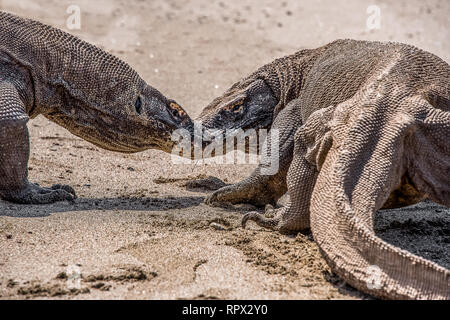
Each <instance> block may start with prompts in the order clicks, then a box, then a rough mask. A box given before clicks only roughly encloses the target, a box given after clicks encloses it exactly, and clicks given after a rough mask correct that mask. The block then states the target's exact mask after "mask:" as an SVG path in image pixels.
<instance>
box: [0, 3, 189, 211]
mask: <svg viewBox="0 0 450 320" xmlns="http://www.w3.org/2000/svg"><path fill="white" fill-rule="evenodd" d="M39 114H42V115H44V116H45V117H46V118H48V119H49V120H51V121H54V122H56V123H57V124H59V125H61V126H63V127H64V128H66V129H68V130H69V131H70V132H72V133H73V134H75V135H77V136H79V137H81V138H83V139H86V140H87V141H89V142H91V143H93V144H95V145H97V146H99V147H102V148H105V149H108V150H112V151H117V152H125V153H130V152H138V151H142V150H145V149H148V148H156V149H160V150H163V151H166V152H170V151H171V149H172V145H173V144H174V142H172V141H171V133H172V132H173V131H174V130H175V129H178V128H182V127H186V128H189V126H191V125H192V124H191V120H190V118H189V117H188V116H187V114H186V113H185V111H184V110H183V109H182V108H181V107H180V106H179V105H178V104H177V103H176V102H175V101H173V100H169V99H167V98H166V97H165V96H164V95H162V94H161V93H160V92H159V91H158V90H156V89H154V88H153V87H151V86H149V85H147V84H146V83H145V81H144V80H142V79H141V78H140V77H139V75H138V74H137V73H136V72H135V71H134V70H133V69H132V68H131V67H130V66H129V65H128V64H126V63H125V62H123V61H121V60H119V59H118V58H116V57H114V56H113V55H111V54H109V53H106V52H104V51H102V50H101V49H99V48H97V47H95V46H93V45H91V44H89V43H87V42H84V41H82V40H80V39H78V38H76V37H74V36H72V35H70V34H67V33H65V32H63V31H61V30H58V29H56V28H52V27H50V26H47V25H44V24H41V23H39V22H36V21H33V20H29V19H23V18H20V17H17V16H14V15H12V14H8V13H5V12H0V198H3V199H4V200H8V201H12V202H18V203H33V204H43V203H52V202H56V201H61V200H72V199H74V197H75V192H74V190H73V188H71V187H70V186H64V185H55V186H53V187H51V188H43V187H40V186H39V185H37V184H33V183H30V182H29V181H28V179H27V177H28V166H27V164H28V158H29V136H28V129H27V126H26V123H27V121H28V120H29V118H34V117H36V116H37V115H39Z"/></svg>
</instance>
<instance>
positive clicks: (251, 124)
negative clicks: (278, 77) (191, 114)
mask: <svg viewBox="0 0 450 320" xmlns="http://www.w3.org/2000/svg"><path fill="white" fill-rule="evenodd" d="M277 104H278V99H277V98H276V97H275V95H274V93H273V92H272V89H271V88H270V87H269V86H268V85H267V83H266V82H265V81H264V80H263V79H255V78H253V77H249V78H246V79H243V80H241V81H239V82H237V83H236V84H234V85H233V86H232V87H231V88H230V89H228V90H227V91H226V92H225V93H224V94H223V95H222V96H220V97H218V98H216V99H214V100H213V101H212V102H211V103H210V104H209V105H208V106H207V107H206V108H205V109H204V110H203V111H202V113H201V114H200V116H199V118H198V119H197V120H198V121H201V123H202V125H203V126H204V127H205V128H217V129H221V130H228V131H229V132H232V131H233V130H236V129H243V130H246V129H255V130H259V129H267V128H269V127H270V126H271V124H272V120H273V114H274V110H275V107H276V106H277Z"/></svg>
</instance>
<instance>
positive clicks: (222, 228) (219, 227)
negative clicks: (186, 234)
mask: <svg viewBox="0 0 450 320" xmlns="http://www.w3.org/2000/svg"><path fill="white" fill-rule="evenodd" d="M209 225H210V226H211V227H212V228H214V229H216V230H220V231H224V230H226V228H225V227H224V226H222V225H220V224H218V223H216V222H211V223H210V224H209Z"/></svg>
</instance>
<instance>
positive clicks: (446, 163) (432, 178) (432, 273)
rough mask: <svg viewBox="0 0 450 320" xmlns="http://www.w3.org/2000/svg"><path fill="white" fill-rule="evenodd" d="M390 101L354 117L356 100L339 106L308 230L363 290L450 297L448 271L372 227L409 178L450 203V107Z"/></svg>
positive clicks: (397, 296)
mask: <svg viewBox="0 0 450 320" xmlns="http://www.w3.org/2000/svg"><path fill="white" fill-rule="evenodd" d="M405 100H406V99H405ZM444 101H446V102H448V100H444ZM396 103H397V102H396ZM388 105H389V106H392V105H393V104H392V101H391V102H389V101H388V102H386V101H384V102H380V103H379V104H377V105H375V106H374V105H371V106H364V107H362V109H364V110H363V112H359V113H358V114H357V115H355V116H352V115H350V113H351V112H350V110H349V109H351V108H352V107H353V110H355V109H354V107H356V106H355V105H353V106H352V105H351V104H350V105H341V106H339V107H338V108H337V109H336V111H335V117H334V119H333V122H332V124H331V129H332V134H333V147H332V148H331V149H330V150H329V152H328V154H327V156H326V158H325V161H324V163H323V166H322V169H321V171H320V173H319V176H318V180H317V183H316V186H315V189H314V192H313V195H312V200H311V207H310V208H311V230H312V233H313V236H314V238H315V240H316V242H317V243H318V245H319V247H320V249H321V251H322V253H323V255H324V257H325V259H326V260H327V262H328V263H329V264H330V266H331V267H332V269H333V271H334V272H336V273H337V274H338V275H339V276H340V277H342V278H343V279H344V280H345V281H346V282H347V283H349V284H350V285H352V286H353V287H355V288H357V289H359V290H361V291H364V292H366V293H369V294H372V295H374V296H376V297H379V298H389V299H450V270H448V269H445V268H444V267H441V266H439V265H437V264H436V263H433V262H431V261H428V260H426V259H424V258H421V257H418V256H416V255H413V254H411V253H409V252H407V251H405V250H402V249H399V248H396V247H395V246H393V245H391V244H388V243H386V242H385V241H383V240H382V239H380V238H379V237H378V236H376V235H375V233H374V229H373V217H374V214H375V212H376V211H377V210H378V209H380V208H381V207H382V206H383V204H384V203H385V201H386V200H387V199H388V197H389V194H390V193H391V191H392V190H395V189H396V187H398V185H399V184H400V181H401V178H402V177H404V176H405V175H407V176H408V178H410V179H411V181H412V182H413V184H414V186H415V188H417V190H418V191H419V192H421V193H423V194H426V195H427V196H429V197H430V198H431V199H433V200H434V201H436V202H438V203H442V204H444V205H447V206H449V205H450V181H449V179H450V144H449V140H448V139H449V137H450V105H448V104H447V103H444V105H441V106H436V107H435V106H432V105H431V104H430V103H429V102H428V101H427V100H426V99H424V98H423V97H422V96H421V97H414V98H413V99H412V98H408V101H404V102H403V103H400V106H399V107H398V108H397V106H398V105H399V104H397V105H396V107H395V108H392V107H391V108H389V107H388ZM392 109H395V110H392ZM353 112H354V111H353ZM339 113H340V114H341V115H340V116H339V115H338V116H337V117H336V114H339ZM352 117H354V119H353V120H352ZM349 119H350V120H349ZM380 128H381V129H380Z"/></svg>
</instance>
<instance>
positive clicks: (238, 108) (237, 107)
mask: <svg viewBox="0 0 450 320" xmlns="http://www.w3.org/2000/svg"><path fill="white" fill-rule="evenodd" d="M225 109H226V110H227V111H229V112H232V113H235V114H238V113H241V112H242V111H243V110H244V100H241V101H238V102H235V103H233V104H231V105H230V106H228V107H226V108H225Z"/></svg>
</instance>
